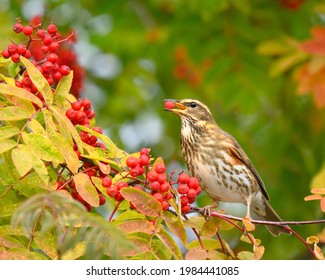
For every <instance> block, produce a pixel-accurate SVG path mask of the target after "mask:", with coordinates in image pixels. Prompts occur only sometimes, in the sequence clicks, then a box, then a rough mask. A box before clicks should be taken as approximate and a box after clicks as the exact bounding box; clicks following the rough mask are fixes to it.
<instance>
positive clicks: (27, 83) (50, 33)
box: [2, 19, 71, 98]
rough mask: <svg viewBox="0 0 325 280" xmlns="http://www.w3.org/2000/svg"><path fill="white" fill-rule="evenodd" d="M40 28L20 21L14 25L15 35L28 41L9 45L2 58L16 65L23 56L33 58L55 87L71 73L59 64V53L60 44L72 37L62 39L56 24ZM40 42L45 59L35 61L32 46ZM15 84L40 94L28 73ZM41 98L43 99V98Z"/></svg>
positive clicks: (25, 72)
mask: <svg viewBox="0 0 325 280" xmlns="http://www.w3.org/2000/svg"><path fill="white" fill-rule="evenodd" d="M40 26H41V24H37V25H36V26H32V25H26V26H23V25H22V24H21V23H20V20H19V19H18V20H17V22H16V23H15V24H14V25H13V31H14V32H15V33H23V34H24V35H25V36H27V39H26V40H25V41H24V42H22V43H20V44H15V43H11V44H9V46H8V48H7V49H6V50H3V51H2V56H3V57H4V58H11V60H12V61H13V62H14V63H19V62H20V57H21V56H23V57H25V58H27V59H30V58H31V62H32V63H33V64H34V65H35V66H36V68H37V69H38V70H39V71H40V72H41V73H42V74H43V76H44V77H45V78H46V79H47V81H48V83H49V84H50V85H53V86H54V85H56V84H57V83H58V82H59V81H60V79H61V78H62V76H66V75H68V74H69V73H70V68H69V66H67V65H64V64H60V63H59V56H58V51H59V47H60V44H61V43H63V42H65V41H67V40H68V39H69V37H70V36H71V35H70V36H68V37H67V38H65V39H61V37H62V36H61V34H60V33H59V32H58V28H57V26H56V25H55V24H53V23H50V24H49V25H48V26H47V28H46V29H41V28H40ZM39 42H41V45H42V47H41V49H40V50H41V52H42V53H43V54H44V58H43V59H41V60H35V58H34V55H33V52H32V51H31V49H32V48H31V46H32V45H33V44H34V43H39ZM15 83H16V86H17V87H21V88H24V89H26V90H28V91H30V92H32V93H34V94H37V92H38V90H37V88H36V87H35V86H34V85H33V83H32V81H31V80H30V78H29V76H28V73H27V71H24V74H23V77H21V78H18V79H16V81H15ZM39 97H40V98H41V96H39Z"/></svg>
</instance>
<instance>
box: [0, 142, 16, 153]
mask: <svg viewBox="0 0 325 280" xmlns="http://www.w3.org/2000/svg"><path fill="white" fill-rule="evenodd" d="M16 145H17V143H16V142H15V141H14V140H11V139H1V140H0V154H3V153H4V152H7V151H9V150H11V149H12V148H13V147H15V146H16Z"/></svg>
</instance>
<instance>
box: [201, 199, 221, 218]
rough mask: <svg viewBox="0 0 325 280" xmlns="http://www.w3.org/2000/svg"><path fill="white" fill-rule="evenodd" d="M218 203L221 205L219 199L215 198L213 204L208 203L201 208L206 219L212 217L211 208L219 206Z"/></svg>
mask: <svg viewBox="0 0 325 280" xmlns="http://www.w3.org/2000/svg"><path fill="white" fill-rule="evenodd" d="M218 205H219V201H218V200H214V201H213V202H212V204H211V205H207V206H204V207H202V208H200V213H201V214H202V215H203V216H204V217H205V218H206V219H210V217H211V209H215V208H217V207H218Z"/></svg>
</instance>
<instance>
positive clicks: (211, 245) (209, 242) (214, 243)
mask: <svg viewBox="0 0 325 280" xmlns="http://www.w3.org/2000/svg"><path fill="white" fill-rule="evenodd" d="M201 241H202V243H203V245H204V248H205V249H206V250H210V249H219V248H221V246H220V242H219V241H218V240H216V239H213V238H207V239H202V240H201ZM198 247H201V244H200V242H199V240H193V241H192V242H190V243H188V244H187V248H188V249H193V248H198Z"/></svg>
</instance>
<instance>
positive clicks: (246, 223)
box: [243, 198, 255, 235]
mask: <svg viewBox="0 0 325 280" xmlns="http://www.w3.org/2000/svg"><path fill="white" fill-rule="evenodd" d="M246 205H247V210H246V216H245V217H244V218H243V228H244V234H245V235H246V234H247V232H248V231H253V230H255V225H254V224H253V223H252V222H251V214H250V210H251V199H250V198H246Z"/></svg>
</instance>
